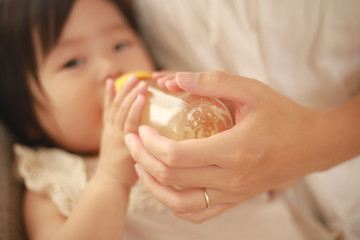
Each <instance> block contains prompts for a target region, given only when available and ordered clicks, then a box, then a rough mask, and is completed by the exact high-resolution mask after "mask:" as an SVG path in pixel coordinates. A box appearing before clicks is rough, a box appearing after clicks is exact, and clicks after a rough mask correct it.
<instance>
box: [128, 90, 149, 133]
mask: <svg viewBox="0 0 360 240" xmlns="http://www.w3.org/2000/svg"><path fill="white" fill-rule="evenodd" d="M144 105H145V97H144V96H143V95H141V94H140V95H138V96H137V98H136V100H135V102H134V103H133V104H132V106H131V108H130V110H129V113H128V116H127V119H126V122H125V126H124V133H125V134H127V133H137V132H138V128H139V125H140V121H141V115H142V110H143V108H144Z"/></svg>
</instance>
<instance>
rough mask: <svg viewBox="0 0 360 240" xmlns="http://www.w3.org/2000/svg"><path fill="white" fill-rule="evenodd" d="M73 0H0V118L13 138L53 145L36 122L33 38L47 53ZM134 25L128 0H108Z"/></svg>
mask: <svg viewBox="0 0 360 240" xmlns="http://www.w3.org/2000/svg"><path fill="white" fill-rule="evenodd" d="M75 1H76V0H0V62H1V65H0V120H1V121H2V122H3V123H4V124H5V126H6V127H7V128H8V129H9V130H10V132H11V133H12V135H13V137H14V138H15V141H17V142H19V143H22V144H26V145H29V146H36V145H42V146H48V147H53V146H56V143H55V141H54V140H53V139H51V137H49V136H48V134H47V133H46V132H45V131H44V129H43V128H42V127H41V125H40V124H39V121H38V119H37V117H36V115H35V111H34V104H38V103H36V99H35V98H34V97H33V96H32V94H31V92H30V88H29V84H28V79H29V78H31V79H34V80H35V82H36V84H38V86H39V88H40V89H41V86H40V83H39V80H38V72H37V71H38V66H37V61H36V54H35V39H34V37H35V36H36V37H38V38H39V39H37V41H39V42H40V48H41V49H40V50H41V52H42V54H43V56H46V55H47V54H48V53H49V52H50V51H51V49H52V48H53V47H54V46H55V45H56V43H57V41H58V40H59V37H60V35H61V32H62V29H63V27H64V25H65V22H66V20H67V18H68V17H69V15H70V11H71V9H72V7H73V5H74V2H75ZM110 1H112V2H114V4H115V5H116V6H117V7H118V8H119V9H121V10H122V12H123V14H124V15H125V16H126V17H127V18H128V20H129V22H130V23H131V24H132V25H133V26H134V21H133V18H132V15H131V13H132V11H131V9H130V4H129V1H128V0H110Z"/></svg>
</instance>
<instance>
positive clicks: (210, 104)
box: [115, 71, 233, 141]
mask: <svg viewBox="0 0 360 240" xmlns="http://www.w3.org/2000/svg"><path fill="white" fill-rule="evenodd" d="M130 75H135V76H136V77H137V78H138V79H139V80H151V79H152V74H151V73H149V72H143V71H136V72H130V73H127V74H124V75H122V76H120V77H119V78H117V79H116V80H115V87H116V90H117V91H119V89H120V88H121V86H122V85H123V84H124V82H125V81H126V80H127V79H128V78H129V76H130ZM147 84H148V92H147V94H146V95H145V98H146V103H145V106H144V110H143V113H142V118H141V124H142V125H149V126H151V127H153V128H154V129H156V130H157V131H158V132H159V134H161V135H162V136H165V137H167V138H171V139H173V140H175V141H180V140H185V139H194V138H205V137H209V136H211V135H214V134H215V133H218V132H221V131H224V130H226V129H229V128H231V127H232V126H233V121H232V118H231V115H230V112H229V110H228V109H227V108H226V107H225V105H224V104H223V103H222V102H221V101H220V100H218V99H216V98H213V97H204V96H198V95H194V94H191V93H189V92H170V91H167V90H162V89H160V88H158V87H157V86H156V84H155V83H153V81H147Z"/></svg>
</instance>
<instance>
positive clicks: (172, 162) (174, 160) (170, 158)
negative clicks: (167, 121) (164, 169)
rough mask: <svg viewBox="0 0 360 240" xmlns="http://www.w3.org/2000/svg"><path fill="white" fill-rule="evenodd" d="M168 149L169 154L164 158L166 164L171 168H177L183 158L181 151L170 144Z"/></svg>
mask: <svg viewBox="0 0 360 240" xmlns="http://www.w3.org/2000/svg"><path fill="white" fill-rule="evenodd" d="M166 149H167V153H166V155H165V158H164V163H165V164H166V165H168V166H169V167H177V166H178V162H179V159H180V158H181V155H180V153H179V151H178V150H177V149H176V148H175V147H174V145H172V144H169V145H168V147H167V148H166Z"/></svg>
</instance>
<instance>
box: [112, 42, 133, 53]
mask: <svg viewBox="0 0 360 240" xmlns="http://www.w3.org/2000/svg"><path fill="white" fill-rule="evenodd" d="M129 46H130V44H129V43H128V42H121V43H118V44H116V45H115V50H116V51H119V50H124V49H127V48H128V47H129Z"/></svg>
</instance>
